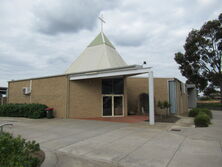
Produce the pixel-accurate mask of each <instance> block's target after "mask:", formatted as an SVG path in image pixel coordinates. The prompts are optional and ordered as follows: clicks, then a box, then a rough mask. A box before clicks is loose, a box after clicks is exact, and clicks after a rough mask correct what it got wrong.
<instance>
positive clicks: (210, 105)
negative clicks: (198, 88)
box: [197, 103, 222, 110]
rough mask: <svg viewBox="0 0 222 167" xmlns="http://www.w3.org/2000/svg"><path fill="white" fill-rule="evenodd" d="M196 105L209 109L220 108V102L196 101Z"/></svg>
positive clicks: (221, 106) (221, 107)
mask: <svg viewBox="0 0 222 167" xmlns="http://www.w3.org/2000/svg"><path fill="white" fill-rule="evenodd" d="M197 107H198V108H207V109H211V110H222V103H197Z"/></svg>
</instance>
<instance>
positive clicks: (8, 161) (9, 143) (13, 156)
mask: <svg viewBox="0 0 222 167" xmlns="http://www.w3.org/2000/svg"><path fill="white" fill-rule="evenodd" d="M37 152H40V147H39V144H38V143H36V142H35V141H26V140H25V139H23V138H21V137H20V136H18V137H13V136H12V135H11V134H9V133H5V132H3V133H0V166H1V167H37V166H40V163H42V161H43V160H44V157H37V156H35V155H36V153H37Z"/></svg>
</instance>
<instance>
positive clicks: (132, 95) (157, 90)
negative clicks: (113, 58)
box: [127, 77, 187, 113]
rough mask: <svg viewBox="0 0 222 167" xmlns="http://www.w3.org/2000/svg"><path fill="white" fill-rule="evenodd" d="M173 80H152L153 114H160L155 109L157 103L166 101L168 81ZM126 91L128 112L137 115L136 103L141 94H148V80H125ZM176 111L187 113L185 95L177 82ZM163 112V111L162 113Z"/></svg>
mask: <svg viewBox="0 0 222 167" xmlns="http://www.w3.org/2000/svg"><path fill="white" fill-rule="evenodd" d="M171 79H173V78H154V102H155V113H161V110H160V109H159V108H158V107H157V103H158V101H168V80H171ZM127 85H128V86H127V90H128V110H129V111H134V112H136V113H139V111H138V110H139V109H138V102H139V95H140V94H141V93H148V85H149V83H148V79H147V78H136V77H129V78H127ZM176 87H177V97H178V98H177V100H178V102H177V110H178V111H179V112H180V113H184V112H186V111H187V95H186V94H184V93H182V92H181V90H180V82H179V81H177V84H176ZM162 112H163V111H162Z"/></svg>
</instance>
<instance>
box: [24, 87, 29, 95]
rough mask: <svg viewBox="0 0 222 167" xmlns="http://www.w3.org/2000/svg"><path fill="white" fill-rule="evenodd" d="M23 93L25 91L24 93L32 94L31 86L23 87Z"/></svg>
mask: <svg viewBox="0 0 222 167" xmlns="http://www.w3.org/2000/svg"><path fill="white" fill-rule="evenodd" d="M22 93H23V94H24V95H29V94H31V88H29V87H24V88H22Z"/></svg>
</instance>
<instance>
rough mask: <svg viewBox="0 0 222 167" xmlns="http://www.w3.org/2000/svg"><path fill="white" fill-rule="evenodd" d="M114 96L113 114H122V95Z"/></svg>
mask: <svg viewBox="0 0 222 167" xmlns="http://www.w3.org/2000/svg"><path fill="white" fill-rule="evenodd" d="M113 98H114V100H113V101H114V104H113V107H114V116H122V115H123V96H113Z"/></svg>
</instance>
